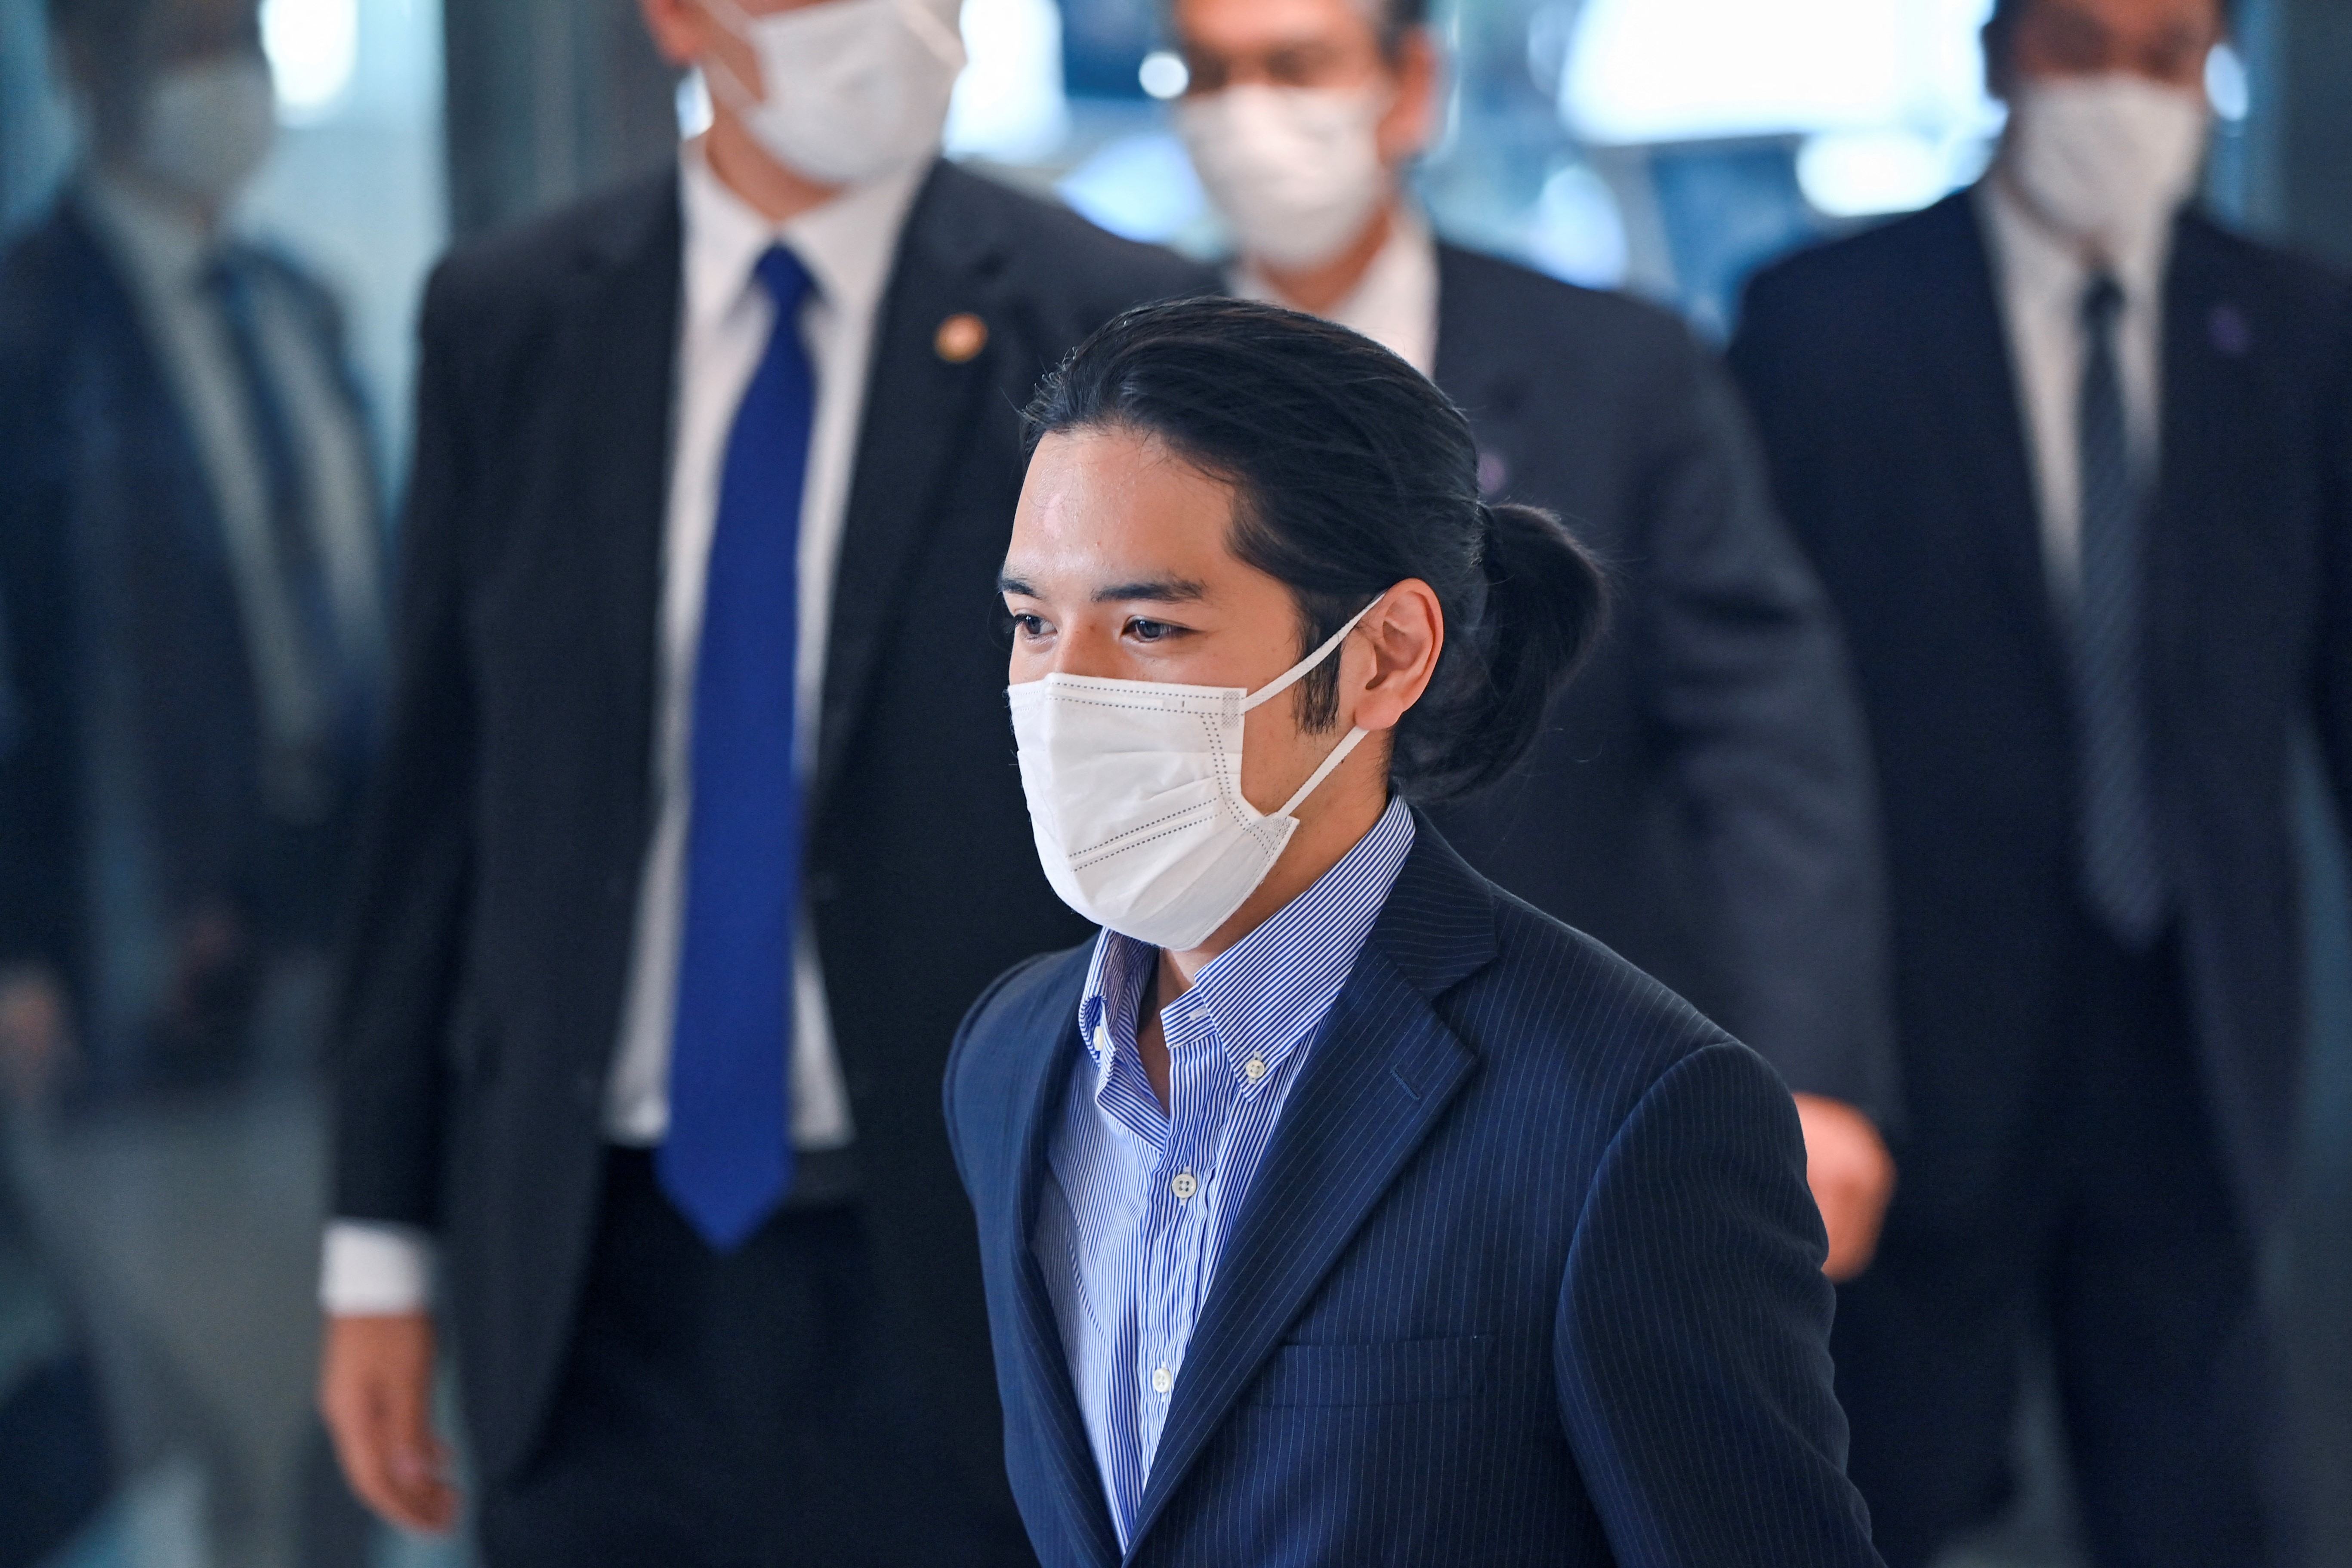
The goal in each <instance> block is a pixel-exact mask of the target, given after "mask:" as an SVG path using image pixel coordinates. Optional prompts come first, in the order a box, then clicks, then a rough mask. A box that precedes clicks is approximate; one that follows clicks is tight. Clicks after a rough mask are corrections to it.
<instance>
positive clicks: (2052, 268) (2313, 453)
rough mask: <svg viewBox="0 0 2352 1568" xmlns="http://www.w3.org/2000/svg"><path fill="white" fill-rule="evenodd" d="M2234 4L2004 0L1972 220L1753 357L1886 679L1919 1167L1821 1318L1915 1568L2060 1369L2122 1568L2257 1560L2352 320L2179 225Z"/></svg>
mask: <svg viewBox="0 0 2352 1568" xmlns="http://www.w3.org/2000/svg"><path fill="white" fill-rule="evenodd" d="M2222 26H2223V16H2222V14H2221V6H2220V5H2219V4H2218V3H2217V0H2003V3H2002V4H2000V5H1998V6H1997V7H1996V8H1995V10H1994V13H1993V16H1992V18H1991V21H1990V24H1989V25H1988V26H1987V28H1986V30H1985V47H1986V54H1987V62H1988V73H1989V79H1990V82H1991V84H1992V86H1993V88H1994V89H1995V90H1996V91H1998V92H2000V94H2001V95H2002V96H2003V97H2004V98H2006V99H2007V100H2008V101H2009V104H2010V109H2011V118H2010V122H2009V128H2008V131H2007V132H2006V134H2005V136H2004V139H2003V142H2002V144H2001V148H2000V154H1999V156H1998V158H1997V159H1996V161H1995V163H1994V166H1993V169H1992V172H1991V173H1990V174H1989V175H1988V176H1987V177H1986V178H1985V179H1984V180H1983V181H1982V182H1980V183H1979V184H1978V185H1977V186H1976V188H1974V189H1973V190H1969V191H1967V192H1963V193H1961V194H1960V195H1956V196H1953V197H1951V198H1950V199H1948V200H1947V201H1945V202H1943V203H1941V204H1939V205H1937V206H1934V207H1932V208H1930V209H1928V210H1927V211H1926V212H1923V213H1920V214H1918V215H1917V216H1913V217H1908V218H1905V219H1902V220H1900V221H1898V222H1895V223H1892V224H1889V225H1887V226H1885V227H1883V228H1879V229H1877V230H1875V231H1873V232H1871V233H1868V234H1865V235H1863V236H1861V237H1856V238H1853V239H1849V240H1845V241H1843V242H1841V243H1838V244H1835V245H1832V246H1829V247H1824V248H1822V249H1820V250H1817V251H1814V252H1812V253H1811V254H1808V255H1804V256H1801V257H1799V258H1795V259H1792V260H1790V261H1788V262H1786V263H1783V264H1782V265H1780V266H1779V267H1777V268H1773V269H1771V270H1770V271H1768V272H1766V273H1765V274H1764V275H1763V276H1761V277H1760V278H1759V279H1757V280H1756V282H1755V284H1754V286H1753V287H1752V289H1750V291H1749V295H1748V307H1747V312H1746V318H1745V321H1744V324H1743V326H1742V328H1741V331H1740V337H1739V341H1738V344H1737V345H1736V347H1735V349H1734V351H1733V354H1732V361H1733V365H1734V368H1735V369H1736V370H1737V371H1738V374H1740V376H1741V378H1742V379H1743V380H1744V382H1745V383H1746V385H1747V388H1748V392H1749V394H1750V395H1751V396H1752V399H1753V402H1754V405H1755V408H1756V411H1757V414H1758V416H1759V419H1760V421H1761V423H1762V427H1763V431H1764V436H1765V442H1766V446H1767V447H1768V448H1769V454H1770V458H1771V461H1772V466H1773V470H1774V475H1775V479H1776V481H1777V484H1778V489H1779V496H1780V502H1781V505H1782V507H1783V509H1784V510H1785V511H1786V512H1787V514H1788V516H1789V518H1790V521H1791V522H1792V523H1793V524H1794V526H1795V528H1796V530H1797V531H1798V533H1799V535H1800V537H1801V539H1802V541H1803V542H1804V544H1805V545H1806V547H1807V548H1808V550H1809V551H1810V552H1811V555H1812V558H1813V561H1814V563H1815V564H1816V566H1817V567H1818V568H1819V570H1820V572H1821V574H1822V578H1823V580H1824V581H1825V582H1826V583H1827V584H1828V586H1829V589H1830V593H1831V595H1832V598H1833V599H1834V600H1835V601H1836V603H1837V606H1838V609H1839V610H1840V612H1841V613H1842V615H1843V618H1844V621H1845V625H1846V627H1847V632H1848V636H1849V637H1850V638H1851V641H1852V645H1853V652H1854V657H1855V661H1856V663H1857V665H1858V666H1859V668H1860V672H1861V679H1862V682H1863V689H1864V700H1865V703H1866V706H1867V709H1868V712H1869V718H1870V723H1871V730H1872V734H1873V738H1874V742H1875V745H1876V750H1877V756H1878V767H1879V776H1880V781H1881V788H1882V791H1883V794H1884V797H1885V813H1886V822H1887V833H1888V845H1889V859H1890V863H1891V877H1892V883H1893V890H1894V904H1895V973H1896V976H1897V998H1898V1000H1897V1006H1898V1020H1899V1024H1900V1028H1899V1031H1898V1037H1899V1038H1900V1039H1901V1041H1902V1042H1903V1048H1904V1075H1905V1083H1906V1100H1907V1107H1906V1109H1907V1112H1908V1126H1909V1137H1908V1141H1907V1142H1906V1144H1905V1146H1904V1151H1903V1152H1904V1161H1905V1164H1904V1181H1903V1186H1902V1190H1901V1192H1900V1194H1898V1196H1897V1198H1896V1200H1895V1205H1894V1208H1893V1211H1892V1213H1891V1215H1890V1217H1889V1220H1888V1224H1887V1231H1886V1236H1885V1242H1884V1244H1883V1246H1882V1247H1881V1249H1880V1256H1879V1262H1878V1265H1877V1267H1876V1268H1874V1269H1873V1270H1872V1272H1871V1273H1870V1274H1869V1275H1867V1276H1866V1277H1864V1279H1862V1280H1860V1281H1858V1282H1857V1283H1855V1284H1854V1285H1853V1286H1852V1287H1850V1288H1849V1289H1847V1290H1846V1292H1845V1294H1844V1300H1843V1301H1842V1303H1841V1304H1840V1307H1839V1310H1838V1319H1837V1340H1836V1352H1837V1358H1838V1373H1839V1388H1840V1392H1841V1394H1842V1395H1843V1398H1844V1400H1845V1403H1846V1407H1847V1409H1848V1411H1849V1412H1850V1413H1851V1415H1852V1417H1853V1476H1854V1479H1855V1480H1856V1482H1857V1483H1858V1484H1859V1485H1860V1486H1861V1487H1862V1489H1863V1491H1864V1495H1865V1497H1867V1499H1868V1500H1869V1501H1870V1505H1871V1510H1872V1513H1873V1516H1874V1519H1875V1520H1876V1521H1877V1529H1878V1538H1879V1541H1880V1543H1881V1545H1882V1547H1883V1548H1884V1550H1885V1553H1886V1557H1887V1561H1888V1562H1889V1563H1895V1564H1898V1565H1899V1564H1906V1563H1921V1562H1924V1561H1926V1560H1927V1558H1928V1557H1929V1556H1930V1555H1931V1554H1932V1553H1933V1552H1935V1550H1936V1548H1937V1545H1938V1543H1939V1542H1943V1541H1944V1540H1946V1539H1947V1538H1948V1537H1949V1536H1950V1535H1951V1534H1952V1533H1953V1532H1954V1531H1957V1530H1958V1529H1960V1528H1962V1527H1964V1526H1966V1525H1968V1524H1969V1523H1970V1522H1972V1521H1977V1520H1979V1519H1980V1518H1983V1517H1985V1516H1986V1515H1988V1514H1989V1513H1990V1512H1991V1511H1992V1510H1994V1509H1995V1508H1996V1507H1998V1505H1999V1503H2000V1498H2001V1495H2002V1492H2003V1490H2004V1487H2005V1482H2006V1475H2005V1471H2006V1465H2005V1460H2006V1446H2007V1441H2008V1436H2009V1431H2010V1423H2011V1414H2012V1410H2013V1407H2014V1390H2015V1387H2016V1384H2017V1378H2018V1369H2019V1362H2020V1358H2021V1352H2022V1351H2023V1349H2024V1347H2025V1345H2026V1343H2027V1342H2028V1340H2029V1338H2030V1337H2041V1338H2044V1339H2046V1341H2047V1342H2048V1343H2049V1345H2050V1347H2051V1349H2052V1351H2053V1354H2054V1359H2055V1364H2056V1369H2057V1380H2058V1391H2059V1394H2060V1399H2061V1405H2062V1407H2063V1415H2064V1422H2065V1430H2066V1436H2067V1439H2068V1443H2069V1446H2070V1448H2071V1452H2072V1455H2073V1458H2074V1471H2075V1476H2076V1481H2077V1488H2076V1489H2077V1491H2078V1493H2079V1496H2080V1499H2081V1503H2082V1510H2083V1514H2084V1523H2085V1526H2086V1527H2087V1531H2088V1534H2089V1538H2090V1542H2091V1544H2092V1546H2093V1549H2094V1551H2095V1555H2096V1557H2097V1560H2098V1561H2099V1562H2101V1563H2114V1564H2126V1563H2130V1564H2138V1563H2164V1564H2174V1565H2184V1568H2185V1565H2190V1564H2200V1563H2261V1562H2266V1561H2273V1560H2276V1559H2277V1558H2278V1556H2279V1555H2280V1554H2281V1552H2282V1544H2281V1541H2280V1539H2279V1536H2278V1534H2277V1533H2276V1531H2275V1527H2274V1526H2273V1525H2272V1524H2271V1523H2268V1522H2266V1519H2265V1502H2264V1498H2263V1493H2264V1491H2265V1489H2266V1488H2267V1485H2268V1483H2267V1481H2266V1479H2265V1477H2264V1474H2263V1470H2264V1468H2265V1467H2264V1462H2263V1461H2264V1455H2265V1452H2266V1448H2267V1447H2269V1446H2270V1445H2272V1444H2273V1442H2274V1440H2275V1437H2276V1432H2275V1427H2274V1424H2273V1422H2272V1421H2271V1420H2270V1418H2269V1416H2268V1415H2267V1410H2266V1407H2267V1406H2268V1405H2269V1403H2270V1402H2269V1400H2268V1397H2267V1394H2266V1391H2265V1382H2266V1379H2265V1371H2266V1369H2265V1366H2264V1361H2265V1355H2266V1352H2265V1349H2264V1346H2263V1334H2262V1331H2261V1327H2260V1322H2259V1311H2258V1304H2257V1300H2256V1263H2257V1259H2258V1258H2259V1257H2260V1255H2261V1252H2262V1248H2263V1240H2264V1236H2265V1232H2266V1230H2267V1229H2268V1228H2269V1226H2271V1225H2272V1223H2273V1221H2274V1220H2275V1219H2276V1217H2277V1216H2278V1214H2279V1210H2280V1205H2281V1201H2282V1197H2283V1195H2284V1186H2285V1177H2286V1166H2287V1161H2288V1154H2289V1147H2290V1140H2291V1138H2292V1134H2293V1129H2294V1126H2295V1121H2296V1110H2295V1108H2296V1082H2295V1075H2296V1061H2297V1058H2298V1055H2299V1052H2300V1048H2301V1037H2302V1028H2301V1014H2300V1007H2299V1003H2300V997H2301V956H2300V953H2299V952H2298V942H2297V924H2296V918H2295V887H2294V866H2295V851H2294V841H2293V835H2292V832H2291V826H2290V822H2289V818H2288V815H2287V813H2288V798H2289V797H2288V791H2287V773H2286V760H2287V755H2288V744H2289V737H2290V734H2291V732H2292V731H2294V729H2295V728H2296V727H2298V726H2300V725H2303V724H2305V723H2308V724H2310V725H2312V726H2313V727H2314V728H2315V730H2316V731H2317V733H2318V735H2319V738H2320V740H2321V742H2322V745H2323V749H2324V751H2325V752H2326V757H2327V760H2328V763H2329V765H2330V767H2331V769H2332V772H2333V774H2334V779H2335V783H2336V789H2337V791H2338V797H2339V799H2343V800H2346V801H2347V802H2352V497H2347V479H2352V468H2348V467H2347V465H2352V290H2347V288H2346V287H2345V285H2344V284H2343V283H2342V282H2341V281H2339V280H2337V279H2333V278H2330V277H2327V276H2326V275H2324V274H2323V273H2321V272H2320V271H2319V270H2317V269H2316V268H2312V267H2309V266H2306V265H2305V264H2303V263H2301V262H2299V261H2296V260H2294V259H2293V258H2288V257H2286V256H2284V255H2281V254H2279V253H2278V252H2276V251H2273V250H2271V249H2268V248H2266V247H2262V246H2258V245H2255V244H2252V243H2250V242H2248V241H2246V240H2243V239H2241V238H2239V237H2235V236H2233V235H2231V234H2228V233H2225V232H2224V231H2222V230H2221V229H2220V228H2218V227H2216V226H2214V225H2213V224H2212V223H2210V221H2208V220H2207V219H2206V218H2204V217H2203V216H2200V215H2199V214H2198V213H2196V212H2195V211H2194V210H2193V209H2189V208H2188V207H2185V206H2184V205H2183V204H2184V203H2185V202H2186V201H2187V200H2188V198H2189V195H2190V194H2191V192H2192V191H2193V190H2194V189H2195V184H2196V175H2197V172H2198V166H2199V163H2200V157H2201V153H2202V149H2203V143H2204V131H2205V124H2206V109H2205V103H2204V99H2203V92H2202V86H2203V79H2204V68H2205V61H2206V57H2207V55H2208V53H2209V52H2210V49H2211V48H2212V47H2213V46H2214V45H2215V44H2216V43H2217V42H2219V41H2220V39H2221V32H2222Z"/></svg>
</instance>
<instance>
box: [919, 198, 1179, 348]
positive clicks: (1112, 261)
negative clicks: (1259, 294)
mask: <svg viewBox="0 0 2352 1568" xmlns="http://www.w3.org/2000/svg"><path fill="white" fill-rule="evenodd" d="M919 211H920V215H921V217H922V219H923V220H925V221H928V222H929V223H932V224H934V225H936V226H939V227H940V228H942V229H948V230H950V231H961V234H962V235H963V236H965V237H971V238H973V239H978V238H980V237H983V236H984V237H986V239H987V240H988V241H989V242H991V243H992V244H993V245H994V246H995V247H997V248H998V250H999V253H1000V254H1001V256H1002V257H1003V264H1004V265H1005V267H1006V268H1007V272H1008V274H1009V276H1011V277H1012V278H1013V279H1017V280H1018V282H1019V283H1020V284H1021V285H1022V286H1023V287H1024V288H1026V289H1033V290H1034V291H1036V292H1038V293H1040V294H1047V295H1061V296H1067V297H1069V298H1070V300H1071V301H1072V303H1073V304H1076V305H1077V306H1079V307H1081V308H1093V309H1096V310H1099V311H1100V313H1102V314H1106V315H1107V314H1110V313H1114V312H1116V311H1117V310H1122V309H1125V308H1126V307H1127V306H1129V305H1131V304H1135V303H1138V302H1139V301H1143V300H1165V299H1172V298H1175V297H1178V296H1181V295H1189V294H1202V293H1209V292H1213V291H1214V290H1215V289H1216V288H1217V279H1216V275H1215V273H1213V271H1211V270H1210V269H1209V268H1205V267H1203V266H1202V265H1200V264H1199V263H1197V262H1193V261H1189V260H1186V259H1185V258H1183V257H1181V256H1179V255H1177V254H1176V253H1175V252H1173V251H1171V250H1167V249H1164V248H1162V247H1159V246H1156V245H1142V244H1139V243H1137V242H1136V241H1134V240H1131V239H1122V238H1120V237H1118V235H1115V234H1111V233H1109V232H1108V231H1107V230H1104V229H1100V228H1097V227H1096V226H1094V225H1093V224H1091V223H1088V222H1087V220H1086V219H1085V218H1083V217H1080V216H1078V215H1077V214H1076V213H1074V212H1072V211H1070V210H1069V209H1068V208H1067V207H1065V206H1060V205H1055V204H1054V203H1052V202H1046V201H1041V200H1039V199H1038V198H1036V197H1035V196H1032V195H1025V194H1024V193H1023V192H1020V191H1016V190H1013V188H1011V187H1010V186H1008V185H1003V184H999V183H998V182H996V181H994V180H992V179H989V178H987V177H985V176H983V175H981V174H973V173H972V172H971V170H969V169H965V168H962V167H961V166H959V165H957V164H954V163H946V162H942V163H940V166H939V168H938V169H937V171H936V172H935V173H934V174H932V176H931V179H930V182H929V184H928V185H927V186H926V188H925V190H924V193H923V197H922V204H921V207H920V209H919Z"/></svg>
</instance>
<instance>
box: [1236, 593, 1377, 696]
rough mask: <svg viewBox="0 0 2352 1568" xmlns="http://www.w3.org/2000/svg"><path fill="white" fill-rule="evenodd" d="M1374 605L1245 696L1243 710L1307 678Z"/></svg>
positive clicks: (1353, 616)
mask: <svg viewBox="0 0 2352 1568" xmlns="http://www.w3.org/2000/svg"><path fill="white" fill-rule="evenodd" d="M1386 597H1387V595H1381V598H1386ZM1380 602H1381V601H1380V599H1374V600H1373V601H1372V605H1377V604H1379V603H1380ZM1372 605H1365V606H1364V607H1363V608H1362V609H1360V610H1358V611H1357V612H1356V613H1355V614H1354V615H1352V616H1349V617H1348V624H1347V625H1346V626H1341V627H1340V628H1339V630H1338V631H1336V632H1333V633H1332V634H1331V635H1330V636H1329V637H1325V638H1324V639H1323V646H1322V647H1318V648H1317V649H1316V650H1315V651H1314V652H1313V653H1310V654H1308V655H1307V657H1306V658H1302V659H1300V660H1299V661H1298V662H1297V664H1294V665H1292V666H1291V667H1290V668H1288V669H1286V670H1284V671H1283V672H1282V673H1281V674H1280V675H1277V676H1276V677H1275V678H1274V679H1272V680H1270V681H1268V682H1266V683H1265V685H1264V686H1261V687H1259V688H1258V689H1256V690H1255V691H1253V692H1251V693H1250V694H1249V695H1248V696H1247V697H1244V698H1243V699H1242V711H1243V712H1244V713H1246V712H1248V711H1249V710H1251V709H1253V708H1255V707H1256V706H1257V705H1258V704H1259V703H1261V702H1267V701H1271V700H1274V699H1275V698H1276V697H1279V696H1281V695H1282V694H1283V693H1284V692H1286V691H1287V690H1289V689H1291V688H1292V687H1294V686H1296V685H1297V684H1298V683H1299V682H1300V681H1302V680H1304V679H1307V672H1308V671H1310V670H1312V669H1313V668H1315V667H1316V666H1317V665H1318V664H1321V663H1322V662H1323V661H1324V660H1325V659H1327V658H1330V657H1331V650H1332V649H1333V648H1335V647H1339V645H1340V644H1341V643H1343V642H1345V641H1346V640H1347V638H1348V634H1349V632H1352V631H1354V630H1355V629H1356V623H1357V622H1359V621H1360V620H1362V619H1363V618H1364V617H1365V616H1369V615H1370V614H1371V613H1372Z"/></svg>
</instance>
